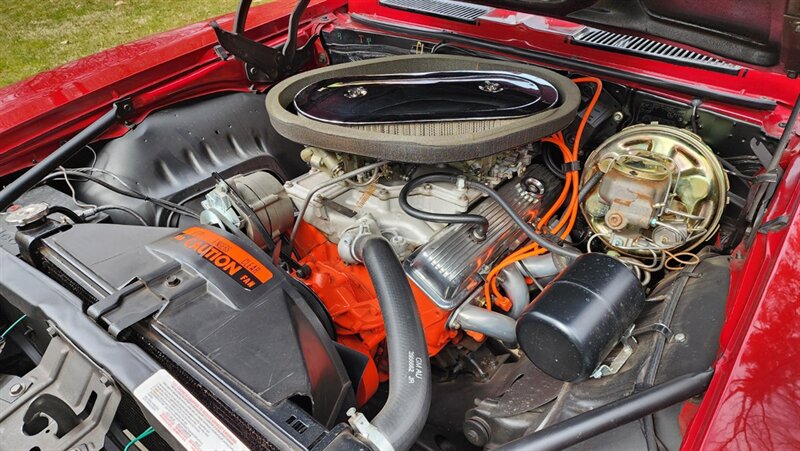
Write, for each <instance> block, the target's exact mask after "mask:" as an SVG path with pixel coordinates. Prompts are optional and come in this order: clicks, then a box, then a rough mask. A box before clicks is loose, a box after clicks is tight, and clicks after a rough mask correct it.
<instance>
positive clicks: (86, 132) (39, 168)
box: [0, 104, 119, 211]
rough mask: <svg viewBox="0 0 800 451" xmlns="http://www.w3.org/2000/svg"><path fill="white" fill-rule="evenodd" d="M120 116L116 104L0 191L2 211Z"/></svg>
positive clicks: (115, 121)
mask: <svg viewBox="0 0 800 451" xmlns="http://www.w3.org/2000/svg"><path fill="white" fill-rule="evenodd" d="M118 116H119V112H118V106H117V104H114V106H113V107H111V109H110V110H108V112H107V113H105V114H104V115H102V116H100V118H99V119H97V120H96V121H94V122H92V123H91V124H90V125H89V126H88V127H86V128H84V129H83V130H81V131H80V132H79V133H78V134H77V135H75V136H73V137H72V138H71V139H70V140H69V141H67V142H66V143H64V145H62V146H61V147H59V148H58V149H56V150H55V152H53V153H51V154H50V155H48V156H47V157H45V159H43V160H42V161H40V162H39V163H38V164H37V165H36V166H34V167H32V168H30V169H28V170H27V171H26V172H25V173H24V174H22V175H20V176H19V177H17V179H16V180H14V181H13V182H11V183H9V184H8V186H6V187H5V188H4V189H3V190H2V191H0V211H5V210H6V209H7V208H8V207H10V206H11V204H13V203H14V201H16V200H17V199H18V198H19V196H22V195H23V194H24V193H25V192H26V191H28V190H29V189H31V188H33V187H34V186H35V185H36V184H37V183H39V182H40V181H41V180H42V179H43V178H44V177H45V176H47V175H48V174H49V173H51V172H53V170H54V169H56V168H57V167H59V166H61V165H62V164H63V163H64V162H65V161H67V160H69V159H70V157H72V156H74V155H75V154H76V153H77V152H78V151H80V150H81V149H83V148H84V147H85V146H86V145H87V144H89V142H91V141H92V140H93V139H95V138H96V137H98V136H99V135H100V134H101V133H103V132H105V131H106V130H108V129H109V128H111V126H112V125H114V124H116V123H117V122H118V121H119V118H118Z"/></svg>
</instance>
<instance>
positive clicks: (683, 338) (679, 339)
mask: <svg viewBox="0 0 800 451" xmlns="http://www.w3.org/2000/svg"><path fill="white" fill-rule="evenodd" d="M672 338H673V339H674V340H675V341H677V342H678V343H686V334H683V333H680V334H675V336H674V337H672Z"/></svg>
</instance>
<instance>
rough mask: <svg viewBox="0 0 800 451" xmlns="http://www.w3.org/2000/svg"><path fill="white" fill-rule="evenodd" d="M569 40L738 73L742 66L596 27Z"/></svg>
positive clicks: (575, 42) (611, 49)
mask: <svg viewBox="0 0 800 451" xmlns="http://www.w3.org/2000/svg"><path fill="white" fill-rule="evenodd" d="M572 43H573V44H577V45H585V46H589V47H596V48H601V49H604V50H610V51H617V52H623V53H631V54H634V55H638V56H643V57H646V58H653V59H660V60H666V61H670V62H674V63H678V64H683V65H687V66H695V67H702V68H704V69H710V70H715V71H718V72H725V73H729V74H737V73H739V71H740V70H741V69H742V67H741V66H737V65H736V64H732V63H729V62H727V61H722V60H720V59H717V58H714V57H712V56H708V55H703V54H701V53H697V52H693V51H691V50H687V49H683V48H680V47H676V46H674V45H670V44H665V43H663V42H658V41H654V40H652V39H647V38H641V37H636V36H629V35H625V34H620V33H613V32H610V31H604V30H598V29H597V28H585V29H583V30H581V31H580V32H578V33H577V34H576V35H575V36H573V38H572Z"/></svg>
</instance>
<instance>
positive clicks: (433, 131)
mask: <svg viewBox="0 0 800 451" xmlns="http://www.w3.org/2000/svg"><path fill="white" fill-rule="evenodd" d="M266 102H267V112H268V113H269V116H270V121H271V122H272V125H273V127H274V128H275V130H276V131H277V132H278V133H280V134H281V135H283V136H284V137H286V138H288V139H290V140H292V141H295V142H298V143H301V144H304V145H307V146H313V147H318V148H320V149H325V150H330V151H335V152H344V153H350V154H355V155H361V156H365V157H371V158H376V159H384V160H389V161H396V162H406V163H423V164H425V163H427V164H434V163H447V162H453V161H466V160H471V159H477V158H483V157H486V156H490V155H494V154H496V153H499V152H502V151H505V150H508V149H512V148H515V147H519V146H522V145H526V144H529V143H531V142H533V141H537V140H538V139H540V138H542V137H545V136H548V135H551V134H553V133H555V132H557V131H559V130H562V129H564V128H565V127H566V126H567V125H569V124H570V122H572V121H573V120H574V118H575V115H576V112H577V110H578V106H579V103H580V92H579V91H578V88H577V86H575V84H574V83H573V82H572V81H571V80H569V79H568V78H566V77H563V76H561V75H559V74H557V73H555V72H553V71H550V70H547V69H543V68H540V67H536V66H531V65H527V64H522V63H514V62H507V61H495V60H487V59H481V58H474V57H466V56H453V55H408V56H397V57H387V58H376V59H371V60H367V61H358V62H354V63H345V64H338V65H336V66H330V67H325V68H321V69H315V70H311V71H308V72H304V73H301V74H298V75H295V76H293V77H290V78H288V79H286V80H284V81H282V82H280V83H278V84H277V85H275V86H274V87H272V89H270V91H269V93H268V94H267V100H266Z"/></svg>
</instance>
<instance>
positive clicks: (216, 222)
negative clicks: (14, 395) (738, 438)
mask: <svg viewBox="0 0 800 451" xmlns="http://www.w3.org/2000/svg"><path fill="white" fill-rule="evenodd" d="M603 86H604V85H603V81H601V80H599V79H597V78H594V77H580V76H577V75H576V74H571V73H566V72H556V71H553V70H549V69H544V68H540V67H537V66H534V65H532V64H527V63H522V62H512V61H506V60H500V59H488V58H478V57H475V56H462V55H433V54H427V55H407V56H393V57H386V58H376V59H368V60H363V61H352V62H346V61H341V64H333V65H331V66H328V67H323V68H320V69H315V70H310V71H307V72H303V73H300V74H298V75H295V76H292V77H289V78H286V79H285V80H283V81H281V82H279V83H277V84H275V85H273V86H271V87H270V88H269V90H268V91H267V93H266V95H265V96H264V95H261V94H255V93H236V94H225V95H220V96H216V97H212V98H208V99H203V100H202V101H198V102H196V103H190V104H186V105H178V106H174V107H170V108H168V109H165V110H163V111H160V112H156V113H153V114H152V115H150V116H149V117H148V118H146V119H145V120H144V121H143V122H142V123H141V124H138V125H137V126H136V127H135V128H133V129H132V130H130V131H129V132H128V133H126V134H125V135H123V136H122V137H119V138H116V139H112V140H110V141H108V142H106V143H104V145H103V146H102V147H99V148H98V149H97V150H95V149H91V150H92V153H94V155H92V156H91V157H92V159H91V160H90V161H91V163H90V164H89V163H87V164H88V165H87V166H80V167H64V168H61V170H60V171H59V172H55V173H53V174H51V175H48V176H47V177H46V178H45V180H44V181H43V182H45V183H44V184H40V185H39V186H37V187H35V188H34V189H32V190H30V191H28V192H27V193H26V194H25V196H24V197H22V198H20V199H19V200H17V205H16V206H15V207H13V208H12V209H11V210H10V211H9V212H8V213H7V214H4V218H3V223H4V227H3V232H2V233H3V236H4V237H5V238H6V240H5V242H4V248H6V249H7V250H9V251H11V252H13V253H17V254H19V255H20V256H21V257H22V258H23V259H25V260H26V261H27V262H28V263H30V264H31V265H33V266H35V267H36V268H38V269H39V270H41V271H42V272H44V273H46V274H47V275H48V276H49V279H48V281H49V282H52V281H53V280H55V281H57V282H58V284H60V285H61V286H62V287H66V289H67V290H68V292H71V293H72V296H74V300H72V301H70V303H68V304H69V305H70V308H69V309H67V310H68V311H69V312H71V313H63V312H64V311H66V310H64V311H62V313H63V314H64V317H65V318H73V317H74V316H75V315H78V316H79V317H80V318H81V320H84V319H86V320H87V321H88V322H89V324H91V325H92V328H96V327H99V328H100V329H102V332H103V333H104V334H105V335H110V336H111V337H112V338H113V340H114V341H115V342H126V345H129V344H130V345H134V346H136V347H137V349H140V350H142V351H143V353H144V354H145V355H147V356H149V357H148V358H151V359H152V360H153V361H154V362H156V364H157V365H158V366H159V368H161V369H163V370H164V372H161V373H159V374H160V376H158V377H159V378H160V379H157V380H155V379H147V381H137V382H136V383H133V382H131V386H130V387H128V386H124V387H123V388H124V389H125V390H126V391H129V392H131V393H132V394H133V397H132V398H131V397H130V396H125V397H122V401H121V402H122V403H123V404H125V405H124V407H125V412H126V414H125V415H128V417H126V418H124V419H123V420H124V421H130V422H133V423H137V422H138V423H141V422H142V421H150V422H156V421H158V422H159V424H160V423H161V422H164V423H166V422H167V421H166V420H164V418H165V415H167V414H166V413H165V412H164V411H163V409H162V410H158V408H157V406H156V407H153V406H154V405H155V404H153V403H154V402H155V401H154V400H156V401H158V402H163V403H167V404H168V402H167V401H166V400H164V399H161V398H159V396H166V395H165V394H164V392H163V390H164V389H163V387H164V386H168V385H170V384H171V383H172V381H175V382H174V383H175V384H178V385H181V384H182V386H185V387H187V389H186V390H183V391H181V390H178V392H180V393H179V394H180V396H181V398H180V399H183V400H184V401H186V400H187V399H188V400H189V401H186V402H188V403H190V404H192V403H195V404H197V405H203V406H206V407H208V408H209V409H211V410H213V411H214V412H215V414H216V415H218V416H219V417H220V419H219V420H214V421H212V422H211V423H209V424H213V428H212V429H214V430H216V431H221V432H219V434H218V435H219V437H228V438H230V441H229V442H225V443H227V445H226V446H230V447H233V448H237V449H243V448H244V447H250V448H269V447H274V448H282V447H284V446H283V445H286V444H288V445H287V446H286V447H292V446H295V445H296V446H301V447H305V448H308V449H364V448H370V449H374V450H381V451H383V450H407V449H410V448H411V447H412V446H413V445H414V444H415V443H417V444H419V445H421V446H423V447H427V448H426V449H472V448H475V447H486V448H496V447H499V446H502V445H506V444H509V443H511V442H513V441H514V440H516V439H520V438H521V437H525V436H529V435H530V434H531V433H535V432H536V431H539V430H540V429H542V428H546V427H547V426H548V425H550V424H552V423H554V422H557V421H558V420H561V419H566V418H570V417H572V416H575V415H578V414H580V413H582V412H586V411H590V410H592V409H594V408H595V407H598V406H601V405H604V404H606V403H607V402H613V401H615V400H618V399H620V398H622V397H623V396H627V395H629V394H630V393H628V392H625V390H626V389H625V388H617V387H628V386H629V385H632V384H634V383H635V384H636V386H637V387H638V386H649V385H653V381H654V380H655V378H656V375H659V377H661V376H660V375H662V374H667V373H668V372H669V371H670V364H671V363H673V362H676V361H680V360H681V359H683V358H684V356H686V355H687V353H690V352H695V351H696V350H697V349H699V348H702V349H704V350H712V349H713V346H712V345H711V344H709V343H712V342H713V341H714V340H715V337H714V331H713V328H709V329H708V330H702V329H703V328H702V327H699V328H698V327H695V324H696V323H695V322H694V321H695V319H694V318H693V317H692V315H691V314H690V313H688V312H689V311H690V310H689V309H687V308H685V307H684V305H685V304H686V303H690V302H694V300H695V298H696V296H695V297H691V296H684V295H683V293H684V292H685V291H688V290H690V288H691V287H693V288H691V289H694V290H700V291H702V288H700V287H699V286H695V285H694V284H695V283H696V281H695V280H694V279H691V278H690V277H686V278H684V279H680V278H679V277H676V276H675V275H676V274H678V273H680V274H684V275H685V274H688V273H692V274H694V273H698V274H699V273H701V272H702V273H703V274H704V276H703V277H707V278H709V279H708V280H717V279H719V280H722V279H724V278H725V275H726V274H727V273H726V272H725V271H727V266H726V265H723V264H722V263H720V262H721V260H720V256H719V254H720V251H719V250H718V249H717V248H716V247H709V242H710V241H713V239H714V238H715V237H719V236H720V235H721V234H723V233H724V234H728V233H731V232H730V230H729V223H726V214H728V210H727V206H728V200H729V193H730V192H731V190H732V187H731V185H730V184H729V181H728V179H727V174H726V170H725V169H723V164H724V163H727V162H725V161H721V160H722V158H723V157H721V156H720V153H719V149H718V148H717V147H716V146H718V144H719V143H716V142H711V141H710V140H709V138H708V137H706V136H701V134H702V132H701V130H699V129H694V130H692V131H690V130H688V129H686V128H685V127H683V126H681V124H677V123H669V122H668V121H666V120H665V121H662V122H664V123H659V122H657V120H656V119H659V118H658V117H655V116H656V115H655V113H652V114H650V115H645V114H644V113H642V111H649V112H653V111H656V112H657V111H658V107H659V106H663V105H666V104H669V102H668V101H667V100H666V99H661V98H658V97H656V96H653V95H651V94H643V93H642V92H640V91H637V90H636V89H633V88H628V87H624V86H622V85H619V86H617V85H615V86H614V90H604V87H603ZM623 92H624V95H625V96H626V99H625V102H627V103H624V102H622V101H621V100H622V99H619V98H617V97H615V96H621V95H622V94H621V93H623ZM645 103H646V104H647V105H648V108H644V107H641V108H639V109H637V110H635V111H634V110H631V109H628V108H627V106H626V105H628V104H636V105H640V106H641V105H642V104H645ZM671 108H677V107H676V106H674V105H673V106H671ZM686 108H687V111H690V107H689V106H687V107H686ZM670 111H672V110H670ZM687 114H688V113H687ZM692 114H693V113H692ZM673 116H674V114H673V113H670V114H669V115H666V114H665V118H667V119H668V118H669V117H673ZM718 120H719V121H727V120H728V119H727V118H718ZM683 125H686V124H683ZM740 128H741V127H740ZM712 146H714V147H715V148H714V149H712ZM715 152H716V153H715ZM134 155H135V157H134ZM65 204H66V205H73V207H70V208H67V207H66V206H65ZM75 205H77V206H78V207H77V208H75V207H74V206H75ZM728 216H730V215H729V214H728ZM723 258H724V257H723ZM20 271H22V270H21V269H20ZM692 277H693V276H692ZM690 279H691V280H690ZM687 280H688V282H687ZM49 282H48V283H49ZM687 286H688V287H690V288H687ZM703 295H704V296H706V295H707V297H708V298H709V299H710V300H709V301H708V305H707V307H706V308H707V309H713V308H715V307H714V306H716V305H717V304H718V303H715V302H716V301H714V300H713V298H715V296H716V295H714V294H712V293H706V292H704V294H703ZM65 296H66V295H65ZM716 297H719V296H716ZM70 299H72V298H70ZM722 301H724V298H723V300H722ZM679 302H681V303H683V304H678V303H679ZM720 305H721V304H720ZM84 317H85V318H84ZM76 321H77V320H76ZM54 325H55V323H54ZM41 327H46V326H44V325H41ZM672 328H674V329H675V330H678V329H680V328H686V329H687V330H692V334H695V333H696V334H697V335H696V336H694V335H693V340H696V343H697V346H698V348H692V349H694V350H695V351H692V350H687V349H686V348H685V347H684V348H677V347H676V348H672V347H671V346H673V344H674V342H673V341H670V340H672V338H670V337H672V336H673V335H672V333H673V330H672ZM56 329H58V327H54V328H51V329H50V331H51V332H50V333H51V335H52V334H56V335H57V332H55V330H56ZM92 330H94V329H92ZM105 335H104V336H105ZM681 343H682V342H681ZM675 346H677V344H675ZM693 346H694V343H693ZM665 347H668V348H669V349H674V351H672V353H671V354H667V353H665V352H664V349H665ZM0 349H2V348H0ZM698 352H699V351H698ZM703 352H705V351H703ZM703 352H701V353H700V354H703ZM707 354H709V355H708V356H706V355H705V354H703V355H701V356H699V357H697V358H696V359H694V360H691V363H689V364H687V367H692V368H694V367H695V366H697V367H698V371H699V370H703V369H705V367H707V366H708V360H709V359H711V358H713V351H709V352H707ZM48 361H49V360H48ZM704 365H705V366H704ZM122 366H123V367H124V366H125V365H124V364H122ZM98 371H99V370H98ZM151 377H155V376H151ZM640 379H641V380H640ZM32 381H33V379H32ZM32 383H34V382H32ZM648 384H649V385H648ZM153 387H161V388H158V389H156V388H153ZM160 390H161V391H160ZM184 391H185V393H184ZM173 395H174V396H177V395H176V394H175V393H172V392H170V396H173ZM129 398H130V399H129ZM169 402H176V403H177V402H178V401H175V400H174V399H172V398H170V400H169ZM182 402H183V401H182ZM432 403H434V404H435V405H436V408H434V409H431V408H430V407H431V404H432ZM159 405H160V404H159ZM176 408H177V407H176ZM127 412H135V413H131V414H128V413H127ZM44 414H45V413H42V415H44ZM673 414H674V412H672V413H659V414H658V415H662V416H666V415H673ZM48 415H49V414H48ZM170 418H171V417H170ZM659 418H662V417H659ZM162 420H163V421H162ZM0 423H2V419H0ZM173 423H174V422H173ZM673 423H674V427H673ZM664 424H667V425H668V426H664ZM677 424H678V423H677V417H676V418H675V419H674V422H673V419H672V416H669V417H668V421H667V420H665V422H662V423H660V425H659V426H658V427H659V428H660V430H662V429H664V428H667V431H666V432H663V431H661V432H663V433H664V434H665V435H667V434H672V433H673V432H674V430H677V428H678V425H677ZM209 427H211V426H209ZM654 427H655V426H654ZM275 431H281V433H282V434H288V436H289V437H291V440H290V441H287V442H286V443H278V444H277V445H276V444H274V443H273V442H271V441H269V440H267V439H265V438H264V437H267V436H274V435H275ZM162 432H163V435H162V436H161V439H163V443H162V442H159V443H157V445H161V444H163V445H165V446H172V447H187V443H188V442H187V440H188V439H187V438H186V437H184V436H182V435H181V433H182V432H181V429H180V425H179V424H178V425H176V424H171V425H170V426H167V427H165V428H164V429H163V431H162ZM270 434H272V435H270ZM647 434H648V433H647V432H646V431H644V432H643V431H642V430H639V429H636V430H635V431H633V432H631V430H630V429H629V430H627V432H621V433H620V435H619V436H614V437H613V438H614V440H611V441H609V442H608V443H615V444H620V443H621V444H620V445H619V446H620V447H623V448H624V447H626V446H627V445H628V444H631V443H633V444H641V443H643V442H645V441H648V440H649V436H648V435H647ZM673 435H674V434H673ZM623 436H624V437H623ZM601 437H602V436H601ZM621 437H623V438H621ZM161 439H159V440H161ZM609 440H610V439H609ZM54 443H56V442H54ZM221 443H222V442H221ZM432 443H435V444H436V445H435V446H434V445H432ZM603 443H604V442H600V441H599V442H596V445H597V446H601V445H602V444H603ZM289 445H291V446H289ZM668 445H669V446H667V448H670V449H671V448H674V446H673V445H674V443H669V444H668ZM154 446H155V445H154Z"/></svg>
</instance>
